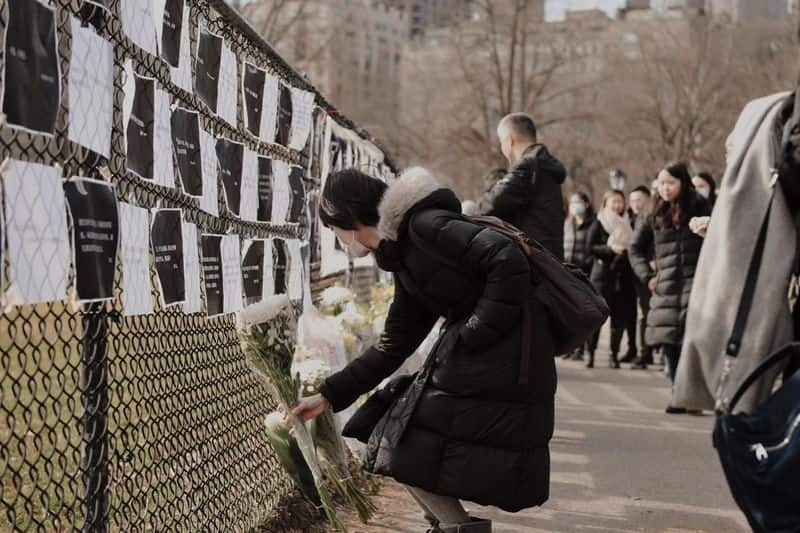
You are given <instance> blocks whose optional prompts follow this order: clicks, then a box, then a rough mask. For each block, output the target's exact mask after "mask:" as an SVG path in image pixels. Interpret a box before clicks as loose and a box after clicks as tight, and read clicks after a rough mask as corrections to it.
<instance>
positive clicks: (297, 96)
mask: <svg viewBox="0 0 800 533" xmlns="http://www.w3.org/2000/svg"><path fill="white" fill-rule="evenodd" d="M313 111H314V93H312V92H309V91H304V90H303V89H298V88H297V87H292V136H291V140H290V141H289V148H292V149H294V150H302V149H303V148H304V147H305V145H306V141H307V140H308V134H309V133H310V132H311V116H312V113H313Z"/></svg>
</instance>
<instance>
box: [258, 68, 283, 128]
mask: <svg viewBox="0 0 800 533" xmlns="http://www.w3.org/2000/svg"><path fill="white" fill-rule="evenodd" d="M279 96H280V81H279V80H278V77H277V76H273V75H272V74H270V73H269V72H267V75H266V76H265V77H264V104H263V107H262V109H261V140H262V141H266V142H268V143H274V142H275V134H276V133H277V130H278V98H279Z"/></svg>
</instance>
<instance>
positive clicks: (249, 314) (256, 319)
mask: <svg viewBox="0 0 800 533" xmlns="http://www.w3.org/2000/svg"><path fill="white" fill-rule="evenodd" d="M239 322H240V323H239V338H240V340H241V343H242V347H243V349H244V351H245V353H246V354H247V355H248V357H249V359H250V363H251V367H252V369H253V371H254V372H255V373H256V375H258V376H260V377H261V378H262V379H263V380H264V382H265V383H267V384H268V386H269V387H270V388H271V389H272V392H273V394H274V396H275V398H276V399H277V400H278V402H279V403H280V404H281V405H282V406H283V407H284V408H285V409H286V411H287V412H290V411H291V409H292V408H294V407H295V406H297V403H298V400H299V397H300V386H301V383H300V379H299V378H298V377H297V376H293V375H292V361H293V358H294V351H295V339H296V328H297V322H296V319H295V314H294V312H293V310H292V309H291V306H290V305H289V299H288V298H287V297H286V296H285V295H282V296H275V297H270V298H266V299H265V300H264V301H262V302H259V303H257V304H253V305H251V306H248V307H247V308H245V309H244V310H243V311H242V312H241V313H240V314H239ZM278 414H279V415H280V416H283V415H282V414H280V413H278ZM277 416H278V415H276V413H272V414H271V415H270V417H272V418H270V419H269V420H271V421H272V422H273V425H274V421H275V419H276V417H277ZM287 416H288V419H289V422H290V424H291V434H292V435H293V436H294V438H295V439H296V440H297V445H298V447H299V448H300V451H301V453H302V456H303V459H304V460H305V463H306V465H307V466H308V468H309V470H310V471H311V475H312V477H313V480H314V485H315V487H316V489H317V494H318V495H319V502H320V504H321V506H322V511H323V513H324V514H325V517H326V518H327V520H328V523H329V524H330V525H331V527H332V528H333V529H334V530H335V531H346V529H345V527H344V524H342V522H341V521H340V520H339V518H338V516H337V515H336V509H335V507H334V505H333V501H332V499H331V497H330V494H329V493H328V489H327V487H326V484H325V476H324V475H323V469H322V467H321V465H320V462H319V460H318V458H317V453H316V447H315V445H314V440H313V438H312V437H311V433H310V432H309V430H308V428H306V426H305V424H304V423H303V422H302V421H301V420H299V419H298V418H297V417H296V416H293V415H291V414H289V415H287ZM276 451H277V450H276ZM300 488H301V489H302V488H303V487H302V486H301V487H300Z"/></svg>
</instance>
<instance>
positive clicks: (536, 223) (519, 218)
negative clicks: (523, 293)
mask: <svg viewBox="0 0 800 533" xmlns="http://www.w3.org/2000/svg"><path fill="white" fill-rule="evenodd" d="M566 177H567V171H566V169H565V168H564V165H562V164H561V161H559V160H558V159H556V158H555V157H553V156H552V155H550V152H548V151H547V148H546V147H545V146H544V145H543V144H535V145H533V146H530V147H529V148H528V149H527V150H526V151H525V153H524V154H523V156H522V158H521V159H520V160H519V161H518V162H517V164H516V165H514V166H513V167H511V169H510V170H509V171H508V174H507V175H506V177H505V178H503V179H502V180H500V181H499V182H497V184H495V186H494V187H492V188H491V189H490V190H489V192H487V193H486V194H484V196H483V198H481V201H480V209H481V213H483V214H484V215H491V216H496V217H498V218H501V219H503V220H505V221H506V222H509V223H510V224H513V225H514V226H516V227H517V228H519V229H521V230H522V231H524V232H525V234H526V235H528V236H529V237H530V238H532V239H534V240H536V241H539V242H540V243H541V244H542V245H543V246H544V247H545V248H547V249H548V250H550V251H551V252H553V253H554V254H556V256H557V257H559V258H561V259H563V258H564V218H565V217H564V200H563V196H562V194H561V184H562V183H564V180H565V179H566Z"/></svg>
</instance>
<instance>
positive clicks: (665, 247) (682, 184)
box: [629, 163, 711, 414]
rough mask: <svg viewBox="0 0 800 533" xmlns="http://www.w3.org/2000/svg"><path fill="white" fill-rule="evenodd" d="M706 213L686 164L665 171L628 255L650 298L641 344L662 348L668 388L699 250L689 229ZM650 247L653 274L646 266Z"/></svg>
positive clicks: (698, 238) (700, 243) (698, 241)
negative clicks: (645, 327) (656, 195)
mask: <svg viewBox="0 0 800 533" xmlns="http://www.w3.org/2000/svg"><path fill="white" fill-rule="evenodd" d="M710 213H711V207H710V206H709V204H708V201H707V200H706V199H705V198H703V197H702V196H700V195H699V194H697V192H696V191H695V189H694V184H693V183H692V177H691V175H690V174H689V169H688V168H687V166H686V164H684V163H673V164H670V165H667V166H666V167H664V169H663V170H662V171H661V172H660V173H659V175H658V197H657V199H656V203H655V207H654V210H653V212H652V213H651V214H650V215H649V216H648V218H647V220H646V222H645V223H644V224H642V225H640V226H639V227H638V228H637V230H636V232H635V233H634V236H633V242H632V243H631V246H630V249H629V253H630V258H631V264H632V265H633V269H634V271H635V272H636V275H637V276H638V277H639V279H640V280H641V282H642V283H646V284H647V286H648V287H649V288H650V290H651V292H652V298H651V300H650V313H649V315H648V317H647V331H646V333H645V339H646V341H647V343H648V344H649V345H650V346H660V347H661V348H662V350H663V353H664V357H665V359H666V363H667V369H668V372H669V377H670V380H671V381H672V383H673V385H674V383H675V374H676V369H677V368H678V358H679V357H680V353H681V345H682V344H683V336H684V330H685V327H686V313H687V310H688V308H689V296H690V295H691V292H692V284H693V281H694V274H695V269H696V268H697V261H698V258H699V257H700V250H701V248H702V246H703V238H702V237H701V236H700V235H698V234H697V233H695V232H693V231H692V229H691V228H690V227H689V225H690V224H689V223H690V221H691V220H692V219H693V218H695V217H706V216H708V215H709V214H710ZM653 246H654V247H655V263H656V267H655V269H653V268H652V267H651V264H650V250H651V248H652V247H653ZM685 412H686V410H685V409H680V408H676V407H673V406H672V404H670V405H669V406H668V407H667V413H670V414H678V413H685Z"/></svg>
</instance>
